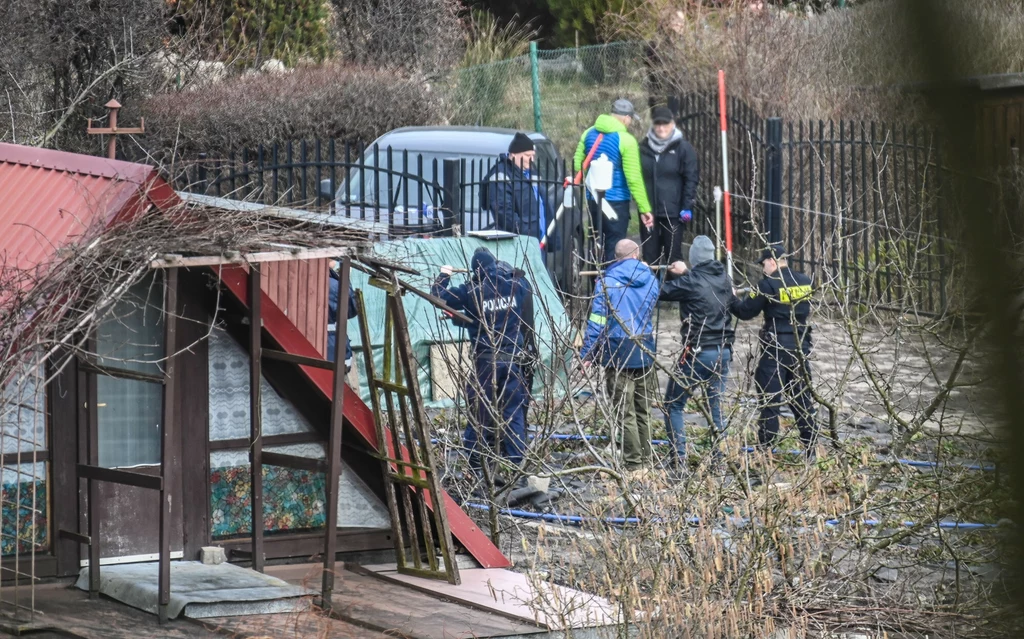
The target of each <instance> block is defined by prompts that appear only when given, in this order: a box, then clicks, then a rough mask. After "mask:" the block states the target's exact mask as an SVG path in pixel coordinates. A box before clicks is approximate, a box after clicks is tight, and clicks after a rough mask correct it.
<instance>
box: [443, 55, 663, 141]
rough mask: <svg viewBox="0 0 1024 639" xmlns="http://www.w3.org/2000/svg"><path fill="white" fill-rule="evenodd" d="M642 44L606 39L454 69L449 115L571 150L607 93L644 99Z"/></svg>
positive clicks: (639, 102) (608, 98) (455, 119)
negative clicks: (537, 135) (531, 134)
mask: <svg viewBox="0 0 1024 639" xmlns="http://www.w3.org/2000/svg"><path fill="white" fill-rule="evenodd" d="M645 52H646V48H645V45H644V43H642V42H614V43H610V44H605V45H593V46H585V47H578V48H569V49H551V50H537V51H535V54H536V55H535V56H533V55H522V56H519V57H516V58H512V59H510V60H502V61H500V62H493V63H490V64H484V65H480V66H475V67H469V68H465V69H460V70H458V71H456V72H455V73H454V74H453V75H452V77H451V87H450V88H451V91H452V96H453V98H452V99H453V102H454V108H453V116H452V123H453V124H468V125H477V126H494V127H504V128H510V129H522V130H528V131H541V132H543V133H545V134H546V135H547V136H548V138H550V139H551V140H552V141H553V142H554V143H555V145H556V146H557V147H558V149H559V151H560V152H561V153H562V154H563V155H571V153H572V151H573V150H575V148H576V143H577V141H578V140H579V136H580V133H581V132H582V131H584V130H585V129H586V128H587V127H589V126H591V125H592V124H593V123H594V119H595V118H596V117H597V116H598V115H600V114H601V113H603V112H606V111H607V110H608V106H609V105H610V104H611V102H612V101H613V100H615V99H616V98H629V99H631V100H633V103H634V104H635V105H636V107H637V109H639V110H642V109H643V108H644V106H645V105H646V104H647V90H646V88H645V80H646V77H647V72H646V70H645V67H644V56H645ZM534 77H536V79H537V82H536V87H535V85H534ZM535 88H536V91H535V90H534V89H535Z"/></svg>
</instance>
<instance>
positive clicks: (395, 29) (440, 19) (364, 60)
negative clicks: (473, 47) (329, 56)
mask: <svg viewBox="0 0 1024 639" xmlns="http://www.w3.org/2000/svg"><path fill="white" fill-rule="evenodd" d="M331 6H332V7H333V8H334V33H335V46H336V48H337V51H338V54H339V55H340V56H341V59H342V60H343V61H344V62H347V63H350V64H359V65H367V66H373V67H377V68H380V69H404V70H406V71H415V72H419V73H422V74H425V75H427V76H428V77H429V76H433V75H435V74H438V73H442V72H444V71H445V70H447V69H450V68H452V67H454V66H455V65H456V64H457V63H458V61H459V59H460V58H461V57H462V34H463V27H462V23H461V22H460V20H459V17H458V12H459V10H460V6H459V3H458V2H457V1H455V0H418V1H417V2H404V1H402V0H331Z"/></svg>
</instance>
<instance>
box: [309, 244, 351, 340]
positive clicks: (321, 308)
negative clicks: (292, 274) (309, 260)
mask: <svg viewBox="0 0 1024 639" xmlns="http://www.w3.org/2000/svg"><path fill="white" fill-rule="evenodd" d="M329 268H330V265H329V262H328V260H323V261H321V262H317V263H316V264H315V266H314V268H313V275H314V278H315V282H316V284H315V286H316V288H315V289H314V290H313V293H314V299H315V303H314V305H313V307H314V308H313V325H314V327H315V329H314V331H313V332H312V334H311V335H310V336H309V337H310V340H309V341H310V342H311V343H312V344H313V346H316V349H317V350H318V351H320V352H321V353H323V354H324V357H326V356H327V309H328V304H329V297H330V291H329V283H328V281H327V280H328V279H330V275H328V273H327V270H328V269H329ZM340 293H341V294H342V295H347V294H348V293H347V292H340ZM340 305H341V304H340V302H339V306H340Z"/></svg>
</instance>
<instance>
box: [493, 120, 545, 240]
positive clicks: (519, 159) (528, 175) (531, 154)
mask: <svg viewBox="0 0 1024 639" xmlns="http://www.w3.org/2000/svg"><path fill="white" fill-rule="evenodd" d="M536 156H537V152H536V150H535V149H534V144H533V140H531V139H530V138H529V137H528V136H526V135H525V134H523V133H516V135H515V137H513V138H512V142H511V143H510V144H509V145H508V153H507V154H502V155H501V156H499V157H498V162H497V163H496V164H495V165H494V167H492V168H491V170H490V172H488V173H487V176H486V177H485V178H484V185H485V188H483V189H481V191H480V208H481V209H482V210H484V211H490V212H491V215H493V216H494V228H496V229H499V230H502V231H508V232H509V233H516V234H518V235H531V236H533V237H535V238H537V239H541V238H542V237H544V231H545V230H546V229H547V223H548V220H547V210H546V207H545V206H544V193H545V189H544V187H543V185H538V183H537V180H536V179H535V176H534V175H533V173H532V169H533V163H534V160H535V159H536Z"/></svg>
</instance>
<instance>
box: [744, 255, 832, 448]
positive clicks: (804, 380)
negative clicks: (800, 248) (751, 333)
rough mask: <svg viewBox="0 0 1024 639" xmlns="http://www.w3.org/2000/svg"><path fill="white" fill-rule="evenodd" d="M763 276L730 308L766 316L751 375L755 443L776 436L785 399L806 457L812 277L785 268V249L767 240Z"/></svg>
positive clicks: (810, 437)
mask: <svg viewBox="0 0 1024 639" xmlns="http://www.w3.org/2000/svg"><path fill="white" fill-rule="evenodd" d="M760 262H761V267H762V270H763V271H764V279H762V280H761V281H760V282H758V285H757V290H754V291H751V292H750V294H749V295H748V296H746V297H741V298H737V299H736V300H735V301H734V302H733V303H732V306H731V308H730V310H731V311H732V313H733V315H735V316H736V317H738V318H740V319H742V320H749V319H753V318H754V317H757V316H758V315H759V314H762V313H763V314H764V326H763V327H762V328H761V335H760V337H761V340H760V341H761V359H760V361H759V362H758V364H757V371H756V372H755V373H754V383H755V384H756V385H757V390H758V392H759V393H760V399H759V404H760V408H761V416H760V420H759V429H758V443H759V444H760V446H761V447H762V448H767V449H770V448H771V446H772V445H773V444H774V443H775V441H776V439H777V438H778V436H779V409H780V407H781V406H782V403H783V401H784V400H785V401H788V403H789V407H790V410H792V411H793V416H794V417H795V418H796V424H797V427H798V428H799V429H800V439H801V441H803V444H804V446H805V449H806V453H807V454H808V456H811V455H813V448H814V442H815V440H816V439H817V436H818V429H817V427H816V425H815V422H814V413H815V408H814V399H813V397H812V396H811V391H810V383H811V367H810V363H809V362H808V356H809V355H810V352H811V325H810V324H809V323H808V321H807V317H808V315H810V312H811V304H810V300H811V293H812V287H811V278H809V277H807V276H806V275H804V274H803V273H801V272H799V271H794V270H793V269H791V268H789V265H788V263H787V261H786V248H785V246H783V245H782V244H781V243H775V244H771V245H770V246H769V247H768V248H767V249H766V250H765V251H764V252H763V253H761V259H760Z"/></svg>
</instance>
